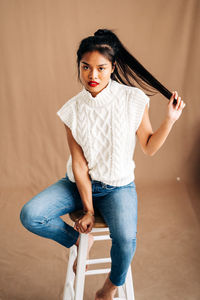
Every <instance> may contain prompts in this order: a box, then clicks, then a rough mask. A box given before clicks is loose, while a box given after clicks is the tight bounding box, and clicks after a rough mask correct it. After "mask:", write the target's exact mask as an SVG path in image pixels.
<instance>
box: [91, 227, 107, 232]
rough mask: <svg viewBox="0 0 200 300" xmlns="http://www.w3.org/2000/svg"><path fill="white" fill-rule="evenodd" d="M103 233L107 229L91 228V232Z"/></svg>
mask: <svg viewBox="0 0 200 300" xmlns="http://www.w3.org/2000/svg"><path fill="white" fill-rule="evenodd" d="M104 231H109V228H108V227H103V228H95V227H93V228H92V230H91V232H104Z"/></svg>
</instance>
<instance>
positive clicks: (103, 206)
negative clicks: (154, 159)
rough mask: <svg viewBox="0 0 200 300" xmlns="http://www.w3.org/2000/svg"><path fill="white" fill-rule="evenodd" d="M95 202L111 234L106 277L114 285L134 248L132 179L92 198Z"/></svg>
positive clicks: (124, 272) (122, 277) (125, 269)
mask: <svg viewBox="0 0 200 300" xmlns="http://www.w3.org/2000/svg"><path fill="white" fill-rule="evenodd" d="M96 205H97V207H98V209H99V211H100V213H101V214H102V216H103V218H104V219H105V221H106V223H107V225H108V227H109V230H110V237H111V238H112V247H111V250H110V255H111V272H110V277H109V278H110V280H111V282H112V283H113V284H114V285H116V286H119V285H123V284H124V283H125V279H126V275H127V272H128V268H129V265H130V264H131V261H132V258H133V256H134V254H135V250H136V233H137V193H136V188H135V183H134V182H132V183H131V184H129V185H127V186H124V187H119V188H114V189H113V190H112V191H109V193H108V194H107V195H105V196H103V197H102V198H100V199H99V200H98V201H96Z"/></svg>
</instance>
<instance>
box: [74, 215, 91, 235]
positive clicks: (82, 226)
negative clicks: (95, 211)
mask: <svg viewBox="0 0 200 300" xmlns="http://www.w3.org/2000/svg"><path fill="white" fill-rule="evenodd" d="M94 221H95V217H94V216H91V215H89V214H87V213H86V214H85V215H83V216H81V217H80V218H79V219H78V220H77V221H76V222H75V225H74V229H75V230H77V231H78V232H80V233H89V232H90V231H91V230H92V227H93V225H94Z"/></svg>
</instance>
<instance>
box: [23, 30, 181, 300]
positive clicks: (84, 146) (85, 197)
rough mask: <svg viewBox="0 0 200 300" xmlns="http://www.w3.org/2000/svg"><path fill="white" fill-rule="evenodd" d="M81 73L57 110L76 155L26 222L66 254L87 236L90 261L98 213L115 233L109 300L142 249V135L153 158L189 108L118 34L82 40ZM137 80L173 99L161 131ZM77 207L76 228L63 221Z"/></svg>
mask: <svg viewBox="0 0 200 300" xmlns="http://www.w3.org/2000/svg"><path fill="white" fill-rule="evenodd" d="M77 68H78V79H79V80H80V82H81V84H82V85H83V89H82V90H81V92H79V93H78V94H77V95H75V96H74V97H72V98H71V99H69V100H68V101H67V102H66V103H65V104H64V105H63V106H62V107H61V109H60V110H59V111H58V112H57V115H58V116H59V117H60V118H61V120H62V121H63V122H64V126H65V128H66V133H67V140H68V144H69V149H70V157H69V159H68V162H67V166H66V167H67V172H66V175H65V177H63V178H62V179H60V180H58V181H57V182H56V183H54V184H52V185H51V186H49V187H47V188H46V189H44V190H43V191H41V192H40V193H39V194H37V195H36V196H34V197H33V198H32V199H31V200H30V201H29V202H27V203H26V204H25V205H24V206H23V208H22V210H21V214H20V219H21V222H22V224H23V225H24V226H25V227H26V228H27V229H28V230H29V231H31V232H33V233H35V234H37V235H40V236H43V237H46V238H49V239H52V240H54V241H56V242H58V243H60V244H61V245H63V246H65V247H67V248H69V247H71V246H72V245H74V244H76V245H77V246H78V244H79V235H80V233H88V235H89V247H88V255H89V251H90V249H91V247H92V244H93V235H92V234H91V233H90V231H91V230H92V227H93V224H94V221H95V217H94V211H95V210H96V209H98V210H99V211H100V213H101V214H102V216H103V218H104V220H105V221H106V223H107V224H108V226H109V229H110V237H111V239H112V247H111V251H110V255H111V261H112V263H111V271H110V273H109V274H108V276H107V278H106V281H105V283H104V285H103V287H102V288H101V289H99V290H98V291H96V296H95V300H102V299H104V300H108V299H109V300H110V299H113V297H114V295H115V293H116V290H117V286H119V285H123V284H124V282H125V279H126V275H127V271H128V267H129V265H130V264H131V261H132V258H133V256H134V253H135V250H136V233H137V192H136V186H135V181H134V179H135V176H134V168H135V162H134V161H133V153H134V148H135V143H136V136H137V138H138V140H139V142H140V145H141V148H142V150H143V152H144V153H145V154H147V155H150V156H152V155H154V154H155V153H156V152H157V151H158V149H159V148H160V147H161V146H162V145H163V143H164V141H165V140H166V138H167V136H168V134H169V132H170V130H171V129H172V127H173V124H174V123H175V122H176V121H177V120H178V118H179V117H180V115H181V113H182V110H183V108H184V106H185V103H184V102H183V100H181V97H179V96H178V93H177V92H173V93H170V92H169V91H168V90H167V89H166V88H165V87H164V86H163V85H162V84H161V83H160V82H159V81H157V80H156V79H155V78H154V77H153V76H152V75H151V74H150V73H149V72H148V71H147V70H146V69H145V68H144V67H143V66H142V65H141V64H140V63H139V62H138V61H137V60H136V59H135V58H134V57H133V56H132V55H131V54H130V53H129V52H128V51H127V50H126V48H125V47H124V46H123V44H122V43H121V42H120V41H119V39H118V37H117V36H116V34H115V33H114V32H113V31H111V30H107V29H99V30H97V31H96V32H95V34H94V36H89V37H87V38H85V39H83V40H82V41H81V43H80V45H79V49H78V51H77ZM135 82H137V83H138V84H139V85H140V86H141V87H144V88H145V89H147V90H148V91H153V89H154V91H155V90H157V91H159V92H160V93H161V94H163V95H164V96H165V97H166V98H167V99H169V100H170V101H169V103H168V105H167V106H166V114H165V117H164V120H163V122H162V124H161V126H160V127H159V128H158V129H157V130H156V131H155V132H153V130H152V126H151V123H150V120H149V112H148V108H149V100H150V98H149V96H148V95H147V94H145V93H144V92H143V91H142V90H141V89H140V88H139V87H136V86H135ZM78 209H83V215H82V216H81V217H80V219H79V220H77V221H76V223H75V226H74V228H73V227H72V226H70V225H68V224H67V223H65V222H64V221H63V220H62V219H61V218H60V216H61V215H64V214H67V213H70V212H72V211H74V210H78ZM74 272H76V261H75V263H74Z"/></svg>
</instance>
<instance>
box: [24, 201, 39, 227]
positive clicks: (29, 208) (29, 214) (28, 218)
mask: <svg viewBox="0 0 200 300" xmlns="http://www.w3.org/2000/svg"><path fill="white" fill-rule="evenodd" d="M38 218H40V219H41V220H42V219H44V217H42V216H39V215H38V210H37V209H35V208H34V206H33V205H31V203H30V202H27V203H25V204H24V206H23V207H22V209H21V211H20V221H21V223H22V225H23V226H24V227H25V228H27V229H30V228H33V227H35V226H36V224H37V222H36V220H38Z"/></svg>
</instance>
